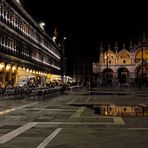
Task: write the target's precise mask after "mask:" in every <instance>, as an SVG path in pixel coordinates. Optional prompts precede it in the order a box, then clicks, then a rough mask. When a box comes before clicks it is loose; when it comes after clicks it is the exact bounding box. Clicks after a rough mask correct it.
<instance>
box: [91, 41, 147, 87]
mask: <svg viewBox="0 0 148 148" xmlns="http://www.w3.org/2000/svg"><path fill="white" fill-rule="evenodd" d="M93 73H94V74H95V81H97V83H98V84H99V85H103V84H106V83H107V84H111V85H113V86H115V85H124V84H127V85H144V86H147V85H148V44H147V41H146V40H143V41H142V42H139V43H138V44H137V45H132V43H130V46H129V48H128V49H125V44H123V46H122V48H121V49H120V50H119V48H118V45H117V43H116V44H115V47H114V49H111V48H110V46H109V45H108V48H107V49H104V48H103V45H101V46H100V55H99V61H98V62H96V63H93Z"/></svg>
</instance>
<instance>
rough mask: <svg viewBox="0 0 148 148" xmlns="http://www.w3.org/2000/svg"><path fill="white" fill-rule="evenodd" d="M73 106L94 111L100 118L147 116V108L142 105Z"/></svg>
mask: <svg viewBox="0 0 148 148" xmlns="http://www.w3.org/2000/svg"><path fill="white" fill-rule="evenodd" d="M75 106H86V107H88V108H91V109H93V110H94V113H95V114H98V115H102V116H125V117H128V116H129V117H134V116H141V117H142V116H148V106H146V105H144V104H138V105H126V104H118V105H116V104H97V105H95V104H91V105H87V104H81V105H80V104H79V105H78V104H77V105H75Z"/></svg>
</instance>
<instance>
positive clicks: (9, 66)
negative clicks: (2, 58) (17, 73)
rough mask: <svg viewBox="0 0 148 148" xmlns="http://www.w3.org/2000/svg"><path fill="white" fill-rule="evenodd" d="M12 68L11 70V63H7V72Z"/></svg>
mask: <svg viewBox="0 0 148 148" xmlns="http://www.w3.org/2000/svg"><path fill="white" fill-rule="evenodd" d="M10 70H11V65H10V64H7V66H6V72H8V71H10Z"/></svg>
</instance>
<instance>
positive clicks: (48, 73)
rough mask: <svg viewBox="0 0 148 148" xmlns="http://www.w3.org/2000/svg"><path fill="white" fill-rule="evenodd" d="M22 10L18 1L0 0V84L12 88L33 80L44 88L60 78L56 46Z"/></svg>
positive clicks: (58, 56) (59, 63) (58, 50)
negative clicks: (55, 78) (51, 81)
mask: <svg viewBox="0 0 148 148" xmlns="http://www.w3.org/2000/svg"><path fill="white" fill-rule="evenodd" d="M43 25H44V24H43V23H42V26H40V25H39V24H38V22H36V21H35V20H34V19H33V18H32V17H31V16H30V15H29V14H28V13H27V12H26V11H25V10H24V8H23V6H22V5H21V3H20V2H19V0H0V85H2V87H5V86H7V85H8V84H9V83H10V82H11V84H12V85H13V86H16V85H18V84H19V82H20V81H21V80H22V79H27V78H28V77H31V76H32V77H34V78H35V79H34V80H35V81H36V83H39V84H40V85H45V83H46V82H47V81H48V80H50V79H51V78H52V75H54V77H55V76H57V78H59V76H60V75H61V53H60V49H59V47H58V46H57V44H56V43H55V42H54V41H53V40H52V38H51V37H50V36H48V35H47V34H46V32H45V31H44V29H43Z"/></svg>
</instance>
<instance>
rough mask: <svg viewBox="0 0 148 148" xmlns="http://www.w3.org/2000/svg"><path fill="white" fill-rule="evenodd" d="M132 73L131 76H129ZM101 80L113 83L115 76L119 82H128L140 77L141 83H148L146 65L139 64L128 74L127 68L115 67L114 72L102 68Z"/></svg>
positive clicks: (138, 79) (137, 79) (147, 68)
mask: <svg viewBox="0 0 148 148" xmlns="http://www.w3.org/2000/svg"><path fill="white" fill-rule="evenodd" d="M131 75H132V77H131ZM102 78H103V82H105V83H110V84H112V83H113V79H115V78H117V79H118V82H119V83H120V84H124V83H130V82H131V81H133V78H134V79H135V80H134V81H136V82H138V81H140V80H141V79H142V83H144V84H148V65H143V66H139V67H137V68H136V70H135V71H134V73H133V74H130V72H129V70H128V68H126V67H121V68H119V69H117V71H116V74H115V72H114V71H113V70H112V69H110V68H108V69H104V71H103V73H102Z"/></svg>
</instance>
